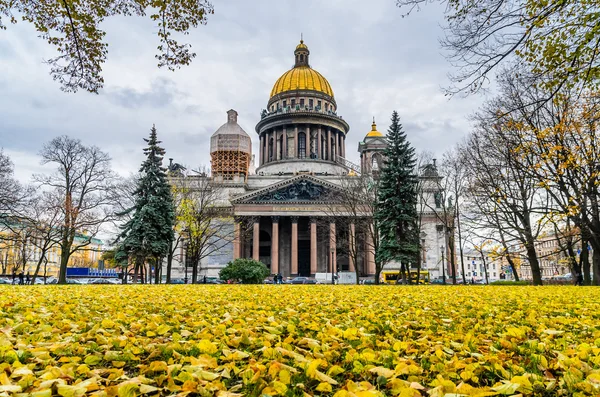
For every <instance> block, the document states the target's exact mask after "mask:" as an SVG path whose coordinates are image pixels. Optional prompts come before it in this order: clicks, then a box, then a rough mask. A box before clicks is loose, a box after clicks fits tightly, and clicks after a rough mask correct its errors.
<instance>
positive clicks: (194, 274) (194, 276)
mask: <svg viewBox="0 0 600 397" xmlns="http://www.w3.org/2000/svg"><path fill="white" fill-rule="evenodd" d="M198 262H200V261H199V260H196V258H194V267H193V268H192V284H196V282H197V280H198Z"/></svg>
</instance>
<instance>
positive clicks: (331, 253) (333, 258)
mask: <svg viewBox="0 0 600 397" xmlns="http://www.w3.org/2000/svg"><path fill="white" fill-rule="evenodd" d="M335 244H336V240H335V222H330V223H329V260H330V261H331V263H330V264H329V265H330V269H329V270H330V271H331V272H332V273H336V272H337V252H336V246H335ZM332 248H333V251H332Z"/></svg>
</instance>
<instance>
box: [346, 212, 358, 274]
mask: <svg viewBox="0 0 600 397" xmlns="http://www.w3.org/2000/svg"><path fill="white" fill-rule="evenodd" d="M355 238H356V229H355V226H354V222H350V233H349V236H348V239H349V240H350V255H348V265H349V266H348V267H349V269H348V270H350V271H351V272H353V271H354V270H355V268H354V266H355V264H354V261H355V259H356V258H355V257H354V255H355V254H356V252H355V249H354V247H355V244H356V241H355Z"/></svg>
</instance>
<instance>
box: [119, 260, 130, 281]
mask: <svg viewBox="0 0 600 397" xmlns="http://www.w3.org/2000/svg"><path fill="white" fill-rule="evenodd" d="M127 261H129V259H127ZM121 271H122V272H123V278H122V279H121V284H127V277H129V263H128V264H127V265H125V266H122V267H121Z"/></svg>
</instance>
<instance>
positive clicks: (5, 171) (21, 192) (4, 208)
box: [0, 149, 30, 231]
mask: <svg viewBox="0 0 600 397" xmlns="http://www.w3.org/2000/svg"><path fill="white" fill-rule="evenodd" d="M29 194H30V191H28V190H27V189H26V188H25V187H24V186H22V185H21V184H20V183H19V182H18V181H17V180H16V179H15V178H14V166H13V163H12V161H11V160H10V158H9V157H8V155H7V154H5V153H4V152H3V151H2V149H0V231H1V230H2V227H3V226H6V225H5V224H6V223H13V222H14V217H15V216H16V212H17V211H18V208H19V206H21V205H22V204H23V203H24V201H25V199H26V198H27V197H28V196H29Z"/></svg>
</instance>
